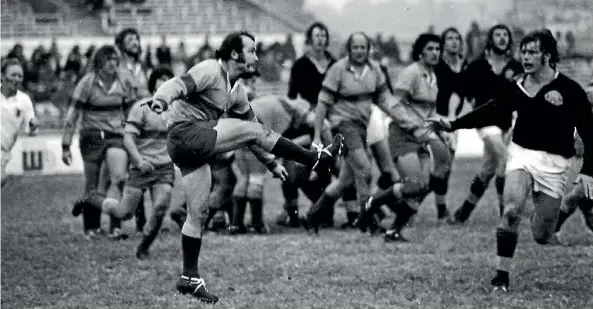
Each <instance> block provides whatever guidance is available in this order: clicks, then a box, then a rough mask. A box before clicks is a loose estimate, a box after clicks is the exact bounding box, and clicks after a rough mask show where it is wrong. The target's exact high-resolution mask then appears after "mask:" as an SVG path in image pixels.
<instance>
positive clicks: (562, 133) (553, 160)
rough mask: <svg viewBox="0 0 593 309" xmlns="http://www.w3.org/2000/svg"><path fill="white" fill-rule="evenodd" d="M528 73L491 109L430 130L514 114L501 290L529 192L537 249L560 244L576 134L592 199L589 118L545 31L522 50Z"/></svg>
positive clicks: (592, 126)
mask: <svg viewBox="0 0 593 309" xmlns="http://www.w3.org/2000/svg"><path fill="white" fill-rule="evenodd" d="M520 48H521V61H522V65H523V68H524V70H525V74H524V75H522V76H520V78H519V79H518V80H517V81H516V83H515V84H512V85H510V86H509V87H507V88H506V89H504V90H503V91H502V92H501V94H500V95H499V96H497V98H496V99H495V100H494V101H493V102H492V103H490V104H487V105H485V106H483V107H482V108H479V109H477V110H475V111H473V112H471V113H469V114H468V115H466V116H463V117H461V118H459V119H457V120H455V121H453V122H449V121H447V120H444V119H441V120H439V121H437V122H435V126H434V127H437V128H438V127H440V128H447V129H449V130H457V129H461V128H476V127H485V126H488V125H490V124H491V123H492V121H495V120H496V117H493V115H500V116H503V115H509V114H511V113H513V112H514V111H516V112H517V120H516V123H515V128H514V132H513V139H512V143H511V145H510V146H509V148H508V161H507V166H506V183H505V187H504V196H503V201H504V214H503V216H502V220H501V223H500V225H499V227H498V229H497V231H496V242H497V256H498V265H497V272H496V276H495V277H494V278H493V279H492V282H491V283H492V285H493V286H494V287H495V289H496V290H503V291H506V290H507V288H508V286H509V272H510V270H511V261H512V258H513V255H514V253H515V248H516V246H517V239H518V231H519V223H520V221H521V214H522V212H523V211H524V210H525V204H526V201H527V198H528V196H529V193H532V198H533V203H534V205H535V209H534V213H533V217H532V220H531V229H532V233H533V238H534V239H535V241H536V242H537V243H538V244H541V245H545V244H558V240H557V238H556V237H555V236H554V229H555V228H556V221H557V219H558V214H559V212H560V205H561V201H562V196H563V194H564V187H565V185H566V181H567V178H568V172H569V169H570V166H571V159H572V157H573V156H574V155H575V148H574V138H573V134H574V130H575V128H576V130H577V132H578V133H579V135H580V136H581V138H582V139H583V144H584V156H583V157H584V160H583V167H582V169H581V171H580V175H579V183H580V184H579V186H582V187H583V191H584V196H585V197H586V198H587V199H589V200H590V199H593V112H592V111H591V107H590V105H589V102H588V101H587V95H586V93H585V91H583V89H582V88H581V86H580V85H579V84H578V83H576V82H575V81H573V80H571V79H570V78H568V77H566V76H565V75H563V74H561V73H559V72H558V71H556V64H557V62H558V60H559V57H558V48H557V45H556V40H555V39H554V37H553V35H552V34H551V32H550V31H549V30H541V31H534V32H532V33H529V34H528V35H527V36H525V38H523V40H522V41H521V44H520Z"/></svg>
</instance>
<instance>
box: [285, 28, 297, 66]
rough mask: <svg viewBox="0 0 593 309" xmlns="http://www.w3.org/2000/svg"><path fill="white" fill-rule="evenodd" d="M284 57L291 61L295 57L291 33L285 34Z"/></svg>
mask: <svg viewBox="0 0 593 309" xmlns="http://www.w3.org/2000/svg"><path fill="white" fill-rule="evenodd" d="M284 58H285V60H291V62H294V60H295V59H296V50H295V48H294V43H293V41H292V34H288V35H287V36H286V42H285V43H284Z"/></svg>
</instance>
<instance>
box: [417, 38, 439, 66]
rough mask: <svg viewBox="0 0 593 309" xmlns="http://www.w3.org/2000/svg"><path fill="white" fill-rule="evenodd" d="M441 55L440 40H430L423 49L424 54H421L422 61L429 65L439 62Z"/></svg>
mask: <svg viewBox="0 0 593 309" xmlns="http://www.w3.org/2000/svg"><path fill="white" fill-rule="evenodd" d="M440 57H441V47H440V44H439V43H438V42H432V41H431V42H428V43H426V45H424V48H423V49H422V55H420V61H422V63H424V64H425V65H428V66H435V65H437V63H438V62H439V58H440Z"/></svg>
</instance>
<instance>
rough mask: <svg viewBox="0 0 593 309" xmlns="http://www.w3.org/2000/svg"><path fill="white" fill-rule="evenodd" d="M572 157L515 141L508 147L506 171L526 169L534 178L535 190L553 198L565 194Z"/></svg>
mask: <svg viewBox="0 0 593 309" xmlns="http://www.w3.org/2000/svg"><path fill="white" fill-rule="evenodd" d="M571 166H572V158H565V157H563V156H561V155H557V154H551V153H549V152H545V151H541V150H531V149H527V148H524V147H521V146H519V145H517V144H515V143H513V142H511V144H510V145H509V147H508V159H507V165H506V173H507V174H508V173H510V172H512V171H516V170H524V171H526V172H527V173H529V174H530V175H531V177H532V178H533V190H534V191H537V192H542V193H544V194H546V195H549V196H551V197H553V198H561V197H562V196H563V195H564V187H565V186H566V182H567V181H568V175H569V170H570V168H571Z"/></svg>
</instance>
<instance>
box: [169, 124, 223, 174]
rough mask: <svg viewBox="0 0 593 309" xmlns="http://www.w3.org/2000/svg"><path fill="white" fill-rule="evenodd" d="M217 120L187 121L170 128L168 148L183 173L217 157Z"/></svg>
mask: <svg viewBox="0 0 593 309" xmlns="http://www.w3.org/2000/svg"><path fill="white" fill-rule="evenodd" d="M217 123H218V122H217V121H216V120H205V121H191V122H190V121H186V122H180V123H177V124H175V125H174V126H173V127H172V128H170V129H169V135H168V138H167V150H168V152H169V156H170V157H171V159H172V160H173V163H175V165H177V167H179V169H180V170H181V174H182V175H187V174H188V173H191V172H193V171H195V170H196V169H198V168H200V167H201V166H203V165H204V164H207V163H208V162H209V161H210V160H212V159H214V158H215V157H216V152H215V145H216V136H217V132H216V130H214V127H215V126H216V124H217Z"/></svg>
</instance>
